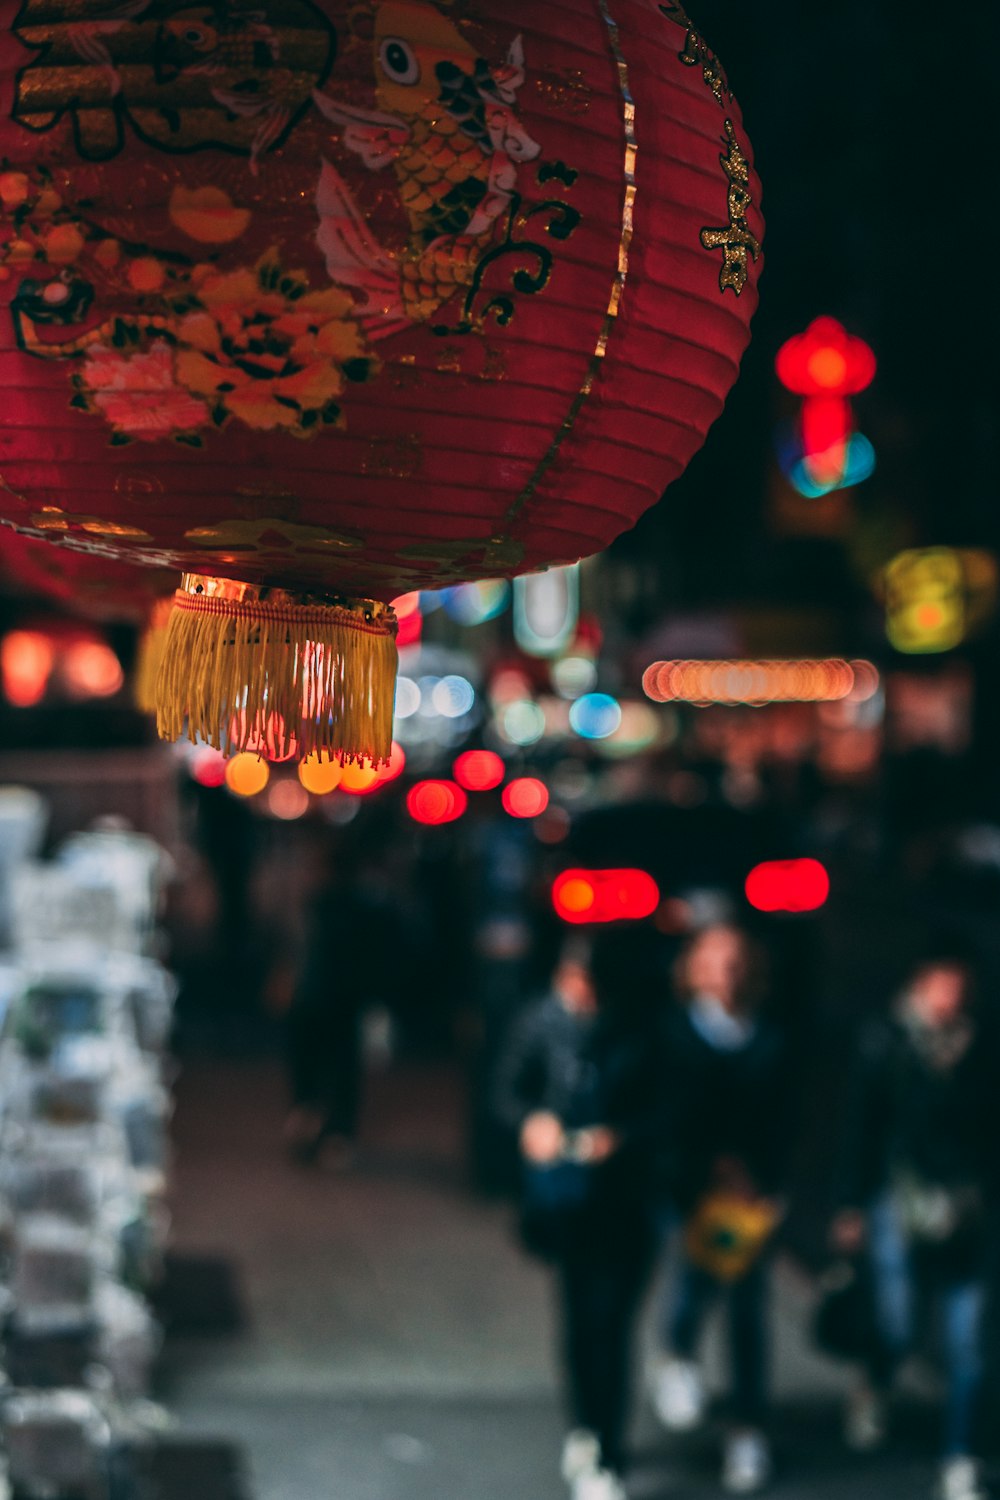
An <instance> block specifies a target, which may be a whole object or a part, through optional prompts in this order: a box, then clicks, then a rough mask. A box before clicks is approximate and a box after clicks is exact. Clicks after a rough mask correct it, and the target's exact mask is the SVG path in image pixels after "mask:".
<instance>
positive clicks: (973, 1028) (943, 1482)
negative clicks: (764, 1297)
mask: <svg viewBox="0 0 1000 1500" xmlns="http://www.w3.org/2000/svg"><path fill="white" fill-rule="evenodd" d="M998 1126H1000V1067H998V1059H997V1053H996V1049H995V1047H993V1046H992V1045H991V1044H990V1042H989V1041H988V1039H987V1037H986V1035H985V1032H984V1028H983V1025H982V1022H981V1019H980V1016H979V1014H978V1011H977V1006H976V1003H975V986H974V979H973V973H972V970H971V968H970V966H969V964H968V962H967V961H966V960H965V959H964V958H963V957H962V956H960V955H955V954H950V953H942V954H938V955H935V956H933V957H931V958H930V959H928V960H927V961H925V962H922V963H921V964H919V965H918V966H917V968H916V969H915V970H914V972H913V974H912V975H911V977H910V980H909V983H908V984H907V986H906V988H905V990H904V992H903V994H902V996H901V997H900V999H899V1001H898V1003H897V1005H896V1006H895V1008H894V1011H893V1013H892V1015H891V1016H890V1017H889V1018H888V1019H887V1020H884V1021H880V1022H878V1023H876V1024H875V1025H873V1026H871V1027H869V1028H868V1029H867V1030H866V1031H865V1032H864V1033H863V1035H862V1038H861V1044H860V1049H859V1055H858V1059H857V1065H856V1068H855V1073H854V1077H853V1081H852V1087H851V1090H850V1097H849V1101H848V1108H847V1111H846V1122H845V1138H844V1152H843V1170H842V1180H841V1183H840V1194H839V1198H840V1208H839V1212H838V1213H837V1215H836V1217H835V1219H834V1221H833V1225H832V1230H831V1239H832V1242H833V1245H834V1247H835V1249H836V1250H837V1251H838V1252H840V1253H841V1254H847V1255H853V1256H857V1257H858V1258H859V1259H860V1260H862V1261H863V1262H864V1263H866V1265H867V1270H868V1273H869V1277H870V1282H871V1286H872V1291H873V1299H874V1314H875V1320H874V1321H875V1329H874V1333H875V1337H874V1338H873V1340H872V1345H871V1354H870V1357H869V1359H868V1360H867V1364H866V1368H865V1369H864V1370H863V1372H862V1373H861V1375H860V1378H859V1380H858V1382H857V1384H856V1386H855V1388H854V1390H853V1391H852V1393H851V1396H850V1399H849V1402H848V1407H847V1416H846V1428H845V1436H846V1438H847V1441H848V1442H849V1444H850V1445H851V1446H852V1447H854V1448H857V1449H873V1448H876V1447H878V1446H879V1445H880V1444H881V1443H882V1441H883V1440H884V1438H885V1436H886V1402H887V1397H888V1395H889V1392H890V1389H891V1385H892V1380H893V1377H894V1375H895V1373H896V1371H897V1369H898V1368H899V1366H900V1364H901V1362H902V1361H903V1359H904V1358H905V1357H906V1355H907V1354H908V1353H909V1352H910V1351H911V1349H912V1346H913V1343H914V1337H915V1332H916V1315H917V1310H918V1306H919V1305H920V1304H926V1303H930V1304H931V1305H936V1310H937V1312H938V1314H939V1318H940V1331H941V1336H942V1337H941V1344H942V1349H943V1355H944V1365H945V1376H946V1397H945V1412H944V1432H943V1434H942V1449H941V1467H940V1474H939V1481H938V1494H939V1497H940V1500H985V1496H986V1490H985V1488H984V1486H983V1481H982V1476H981V1469H980V1465H979V1463H978V1462H977V1459H976V1456H975V1454H976V1436H977V1432H976V1428H977V1421H976V1418H977V1406H978V1403H979V1397H980V1393H981V1386H982V1378H983V1364H984V1349H983V1339H984V1311H985V1305H986V1290H987V1280H988V1258H989V1253H990V1246H991V1239H992V1238H993V1236H995V1230H996V1225H995V1218H994V1215H995V1210H996V1205H997V1197H998V1194H997V1186H998V1182H997V1162H996V1142H997V1138H998Z"/></svg>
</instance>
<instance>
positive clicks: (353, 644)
mask: <svg viewBox="0 0 1000 1500" xmlns="http://www.w3.org/2000/svg"><path fill="white" fill-rule="evenodd" d="M396 629H397V625H396V616H395V614H394V612H393V610H392V609H391V608H390V607H389V606H388V605H387V604H383V603H380V602H379V601H378V600H374V599H357V598H350V597H347V596H341V595H322V596H320V595H314V594H305V593H301V594H297V593H293V592H291V591H289V590H287V589H279V588H271V587H269V586H267V585H261V584H249V583H243V582H240V581H239V580H237V579H229V578H213V577H209V576H208V575H206V574H198V573H187V574H185V575H184V578H183V580H182V583H181V587H180V588H179V589H178V590H177V593H176V595H175V596H174V604H173V611H172V613H171V617H170V623H169V625H168V627H167V634H166V640H165V643H164V647H163V659H162V662H161V665H160V670H159V675H158V678H157V682H156V691H155V698H156V716H157V729H158V732H159V734H160V736H161V738H163V739H168V740H177V739H179V738H180V737H181V736H182V735H183V734H184V733H185V732H186V733H187V736H188V738H189V739H191V740H195V741H198V742H200V743H205V744H209V745H211V746H213V748H215V749H217V750H221V751H223V752H224V753H225V754H227V755H228V754H232V753H234V752H236V751H239V750H246V749H257V748H259V747H260V746H261V744H262V743H270V744H273V745H276V747H277V751H278V754H279V756H280V757H281V758H286V757H287V756H289V755H292V754H296V755H298V756H300V757H304V756H311V755H319V756H322V757H324V758H327V759H331V760H339V761H340V762H342V763H343V762H345V761H359V762H360V761H368V762H370V763H371V764H372V765H373V766H379V765H382V764H384V763H385V762H387V761H388V759H389V756H390V754H391V752H392V716H393V700H394V696H395V682H396V666H397V654H396Z"/></svg>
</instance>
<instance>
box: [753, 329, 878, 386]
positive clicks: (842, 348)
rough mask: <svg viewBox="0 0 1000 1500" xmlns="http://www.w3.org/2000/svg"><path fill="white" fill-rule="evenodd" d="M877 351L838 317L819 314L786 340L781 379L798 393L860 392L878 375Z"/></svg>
mask: <svg viewBox="0 0 1000 1500" xmlns="http://www.w3.org/2000/svg"><path fill="white" fill-rule="evenodd" d="M876 368H877V365H876V360H875V355H874V352H873V351H872V350H871V349H870V348H869V346H868V345H867V344H866V343H865V341H864V339H859V338H853V337H852V336H851V334H849V333H848V332H847V329H846V328H845V327H844V326H843V324H842V323H838V322H837V320H836V318H816V319H815V321H814V322H812V323H810V325H809V327H808V328H807V329H806V331H805V333H799V334H796V335H795V337H794V338H790V339H789V340H788V342H787V343H785V344H782V346H781V348H780V349H779V350H778V357H777V359H776V360H775V369H776V370H777V374H778V379H779V380H780V381H781V383H782V385H783V386H784V387H785V389H786V390H789V391H793V392H794V393H795V395H797V396H856V395H858V393H859V392H860V391H863V390H867V388H868V386H870V385H871V383H872V381H873V380H874V379H875V370H876Z"/></svg>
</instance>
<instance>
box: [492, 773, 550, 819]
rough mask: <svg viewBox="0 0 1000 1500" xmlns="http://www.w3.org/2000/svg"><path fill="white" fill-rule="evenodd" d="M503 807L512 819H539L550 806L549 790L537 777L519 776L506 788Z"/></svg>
mask: <svg viewBox="0 0 1000 1500" xmlns="http://www.w3.org/2000/svg"><path fill="white" fill-rule="evenodd" d="M503 805H504V811H505V812H508V813H510V815H511V817H512V818H538V817H540V816H541V814H542V813H543V812H544V811H545V809H546V808H547V807H548V805H549V789H548V787H547V786H546V785H545V782H544V781H539V780H538V779H537V777H535V776H519V777H518V778H517V780H516V781H512V782H511V783H510V785H509V786H505V787H504V789H503Z"/></svg>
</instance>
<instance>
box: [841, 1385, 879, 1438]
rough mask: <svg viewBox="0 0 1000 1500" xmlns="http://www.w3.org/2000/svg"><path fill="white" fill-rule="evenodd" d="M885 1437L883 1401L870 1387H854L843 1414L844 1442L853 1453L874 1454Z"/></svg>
mask: <svg viewBox="0 0 1000 1500" xmlns="http://www.w3.org/2000/svg"><path fill="white" fill-rule="evenodd" d="M885 1437H886V1410H885V1400H884V1398H883V1397H882V1396H881V1395H880V1394H879V1393H878V1391H873V1390H872V1388H871V1386H870V1385H859V1386H855V1388H854V1390H853V1391H851V1393H850V1395H849V1396H848V1398H847V1408H846V1410H845V1412H844V1442H845V1443H846V1444H847V1446H848V1448H853V1450H854V1452H855V1453H874V1451H875V1449H876V1448H881V1446H882V1444H883V1443H884V1442H885Z"/></svg>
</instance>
